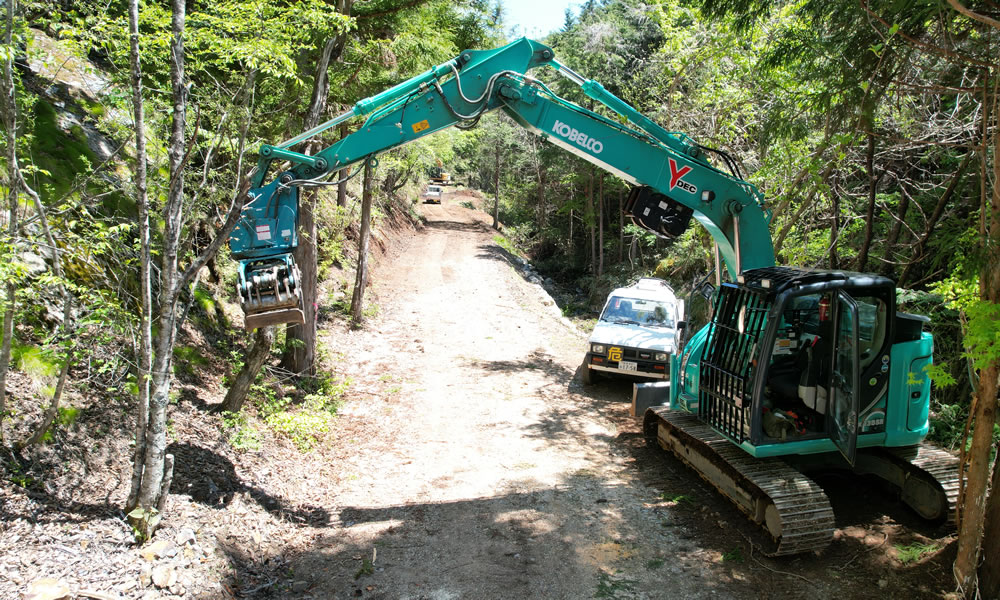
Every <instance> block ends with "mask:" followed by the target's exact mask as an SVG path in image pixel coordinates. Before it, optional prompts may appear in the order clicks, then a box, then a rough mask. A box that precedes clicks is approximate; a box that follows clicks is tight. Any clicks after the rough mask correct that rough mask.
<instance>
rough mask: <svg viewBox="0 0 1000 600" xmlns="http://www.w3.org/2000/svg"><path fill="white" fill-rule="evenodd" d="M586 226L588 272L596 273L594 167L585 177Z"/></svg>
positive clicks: (590, 168)
mask: <svg viewBox="0 0 1000 600" xmlns="http://www.w3.org/2000/svg"><path fill="white" fill-rule="evenodd" d="M586 214H587V226H588V227H589V228H590V272H591V273H594V274H597V223H595V220H596V219H594V167H592V166H590V167H589V177H588V178H587V213H586Z"/></svg>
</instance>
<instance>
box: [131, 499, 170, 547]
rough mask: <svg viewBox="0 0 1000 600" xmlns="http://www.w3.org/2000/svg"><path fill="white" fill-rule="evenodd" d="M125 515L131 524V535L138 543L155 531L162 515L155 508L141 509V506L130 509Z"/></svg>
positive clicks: (144, 540) (147, 538) (143, 541)
mask: <svg viewBox="0 0 1000 600" xmlns="http://www.w3.org/2000/svg"><path fill="white" fill-rule="evenodd" d="M125 516H126V517H128V521H129V524H130V525H131V526H132V535H133V536H135V540H136V541H137V542H139V543H140V544H141V543H145V542H146V541H148V540H149V538H150V535H151V534H152V532H154V531H156V527H157V526H158V525H159V524H160V521H161V520H162V519H163V515H161V514H160V511H158V510H156V509H155V508H149V509H143V508H142V507H141V506H137V507H136V508H134V509H132V512H130V513H128V514H127V515H125Z"/></svg>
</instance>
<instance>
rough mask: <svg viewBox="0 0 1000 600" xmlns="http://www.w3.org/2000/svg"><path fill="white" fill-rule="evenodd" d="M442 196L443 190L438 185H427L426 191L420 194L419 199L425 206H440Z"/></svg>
mask: <svg viewBox="0 0 1000 600" xmlns="http://www.w3.org/2000/svg"><path fill="white" fill-rule="evenodd" d="M443 194H444V190H442V189H441V186H439V185H429V186H427V189H425V190H424V193H423V194H420V199H421V200H423V201H424V203H425V204H441V196H442V195H443Z"/></svg>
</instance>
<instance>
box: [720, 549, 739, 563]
mask: <svg viewBox="0 0 1000 600" xmlns="http://www.w3.org/2000/svg"><path fill="white" fill-rule="evenodd" d="M722 562H736V563H740V562H743V549H742V548H740V547H739V546H737V547H736V548H733V549H732V550H728V551H726V552H723V553H722Z"/></svg>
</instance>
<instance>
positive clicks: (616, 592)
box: [594, 571, 636, 599]
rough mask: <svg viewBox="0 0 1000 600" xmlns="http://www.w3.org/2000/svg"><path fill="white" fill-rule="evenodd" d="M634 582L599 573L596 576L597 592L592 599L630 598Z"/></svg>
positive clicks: (633, 589) (633, 592)
mask: <svg viewBox="0 0 1000 600" xmlns="http://www.w3.org/2000/svg"><path fill="white" fill-rule="evenodd" d="M635 586H636V582H635V581H633V580H631V579H625V578H623V577H617V576H616V575H612V574H611V573H607V572H605V571H601V572H600V573H598V575H597V590H596V591H595V592H594V598H612V599H613V598H631V597H633V596H634V594H635Z"/></svg>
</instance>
